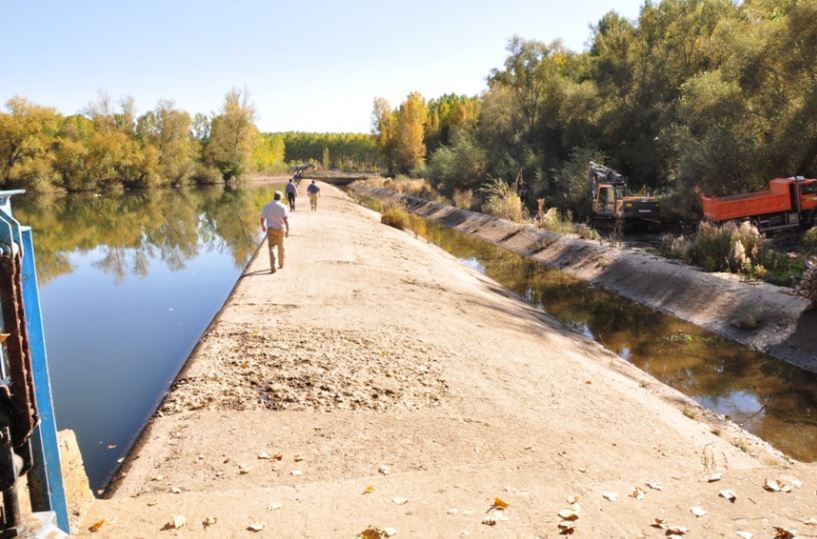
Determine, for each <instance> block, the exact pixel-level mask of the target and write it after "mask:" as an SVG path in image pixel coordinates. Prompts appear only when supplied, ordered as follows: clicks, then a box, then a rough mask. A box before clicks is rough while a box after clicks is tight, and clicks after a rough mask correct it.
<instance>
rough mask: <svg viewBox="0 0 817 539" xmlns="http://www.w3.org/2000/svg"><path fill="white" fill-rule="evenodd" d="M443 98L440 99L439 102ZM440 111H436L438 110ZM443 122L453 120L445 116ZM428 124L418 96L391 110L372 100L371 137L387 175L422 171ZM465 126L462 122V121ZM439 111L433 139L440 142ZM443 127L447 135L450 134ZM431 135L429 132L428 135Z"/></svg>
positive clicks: (381, 101) (414, 94)
mask: <svg viewBox="0 0 817 539" xmlns="http://www.w3.org/2000/svg"><path fill="white" fill-rule="evenodd" d="M442 100H443V98H441V101H442ZM438 108H439V107H438ZM446 114H447V116H446V122H449V121H450V119H451V118H453V117H454V116H455V114H454V113H450V112H447V113H446ZM428 122H429V108H428V105H427V104H426V101H425V99H423V96H422V95H420V93H419V92H412V93H410V94H409V95H408V97H406V100H405V101H403V103H401V104H400V106H399V107H398V108H397V109H395V110H393V109H392V108H391V105H389V102H388V101H387V100H385V99H384V98H382V97H378V98H376V99H375V100H374V106H373V109H372V133H373V134H374V136H375V140H376V141H377V148H378V149H379V150H380V151H381V152H382V155H383V157H384V158H385V160H386V164H387V165H388V168H389V172H390V173H394V172H403V173H408V172H411V171H412V170H422V169H423V168H424V166H425V158H426V149H427V147H426V143H425V140H426V134H427V126H428ZM462 123H463V124H465V120H464V119H463V120H462ZM440 125H441V124H440V115H439V111H438V112H437V116H436V119H435V124H434V129H436V131H435V132H434V133H435V135H434V136H435V138H436V139H439V138H440V129H441V127H440ZM450 127H451V126H450V124H449V123H446V133H448V132H449V131H450ZM429 133H430V131H429Z"/></svg>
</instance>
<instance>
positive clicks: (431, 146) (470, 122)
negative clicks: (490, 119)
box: [425, 94, 480, 152]
mask: <svg viewBox="0 0 817 539" xmlns="http://www.w3.org/2000/svg"><path fill="white" fill-rule="evenodd" d="M479 107H480V100H479V98H477V97H468V96H464V95H455V94H446V95H444V96H442V97H440V98H438V99H432V100H430V101H429V102H428V122H427V124H426V129H425V144H426V147H427V148H428V151H429V152H432V151H434V150H436V149H437V148H438V147H439V146H441V145H448V144H451V143H452V142H454V139H455V138H456V137H457V136H458V135H461V134H468V133H471V132H472V131H473V130H474V128H475V127H476V125H477V120H479Z"/></svg>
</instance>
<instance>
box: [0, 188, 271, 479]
mask: <svg viewBox="0 0 817 539" xmlns="http://www.w3.org/2000/svg"><path fill="white" fill-rule="evenodd" d="M273 190H274V188H273V187H272V186H254V187H245V188H241V189H228V188H225V187H221V186H220V187H207V188H190V189H183V190H180V189H157V190H151V191H141V192H136V193H126V194H123V195H111V196H94V195H71V196H62V197H50V198H49V197H43V196H38V197H34V196H29V195H24V196H22V197H16V198H15V199H14V201H13V207H14V215H15V217H16V218H17V219H18V220H19V221H20V222H21V223H23V224H27V225H31V226H32V228H33V230H34V242H35V251H36V253H35V254H36V260H37V272H38V278H39V283H40V291H41V302H42V310H43V319H44V325H45V334H46V345H47V348H48V359H49V368H50V372H51V379H52V386H53V392H54V406H55V414H56V418H57V424H58V427H59V428H60V429H65V428H69V429H72V430H74V431H75V432H76V434H77V438H78V441H79V445H80V449H81V451H82V456H83V459H84V460H85V468H86V470H87V472H88V476H89V479H90V481H91V486H92V488H94V489H99V488H102V487H104V486H105V485H106V484H107V483H108V481H109V480H110V479H111V476H112V474H113V473H114V471H115V469H116V467H117V465H118V460H119V459H122V458H123V457H124V456H125V455H126V454H127V453H128V450H129V448H130V447H131V445H132V444H133V442H134V441H135V439H136V436H137V435H138V433H139V432H140V430H141V428H142V426H143V425H144V424H145V423H146V422H147V420H148V419H149V418H150V416H151V414H152V413H153V412H154V410H155V408H156V406H157V404H158V402H159V401H160V400H161V398H162V396H163V395H164V393H165V391H166V390H167V388H168V386H169V385H170V383H171V382H172V380H173V379H174V378H175V376H176V374H177V373H178V371H179V369H180V368H181V367H182V365H183V363H184V360H185V359H186V358H187V356H188V355H189V353H190V351H191V350H192V349H193V347H194V346H195V344H196V342H197V341H198V338H199V336H200V335H201V334H202V332H203V331H204V330H205V329H206V327H207V325H208V324H209V322H210V320H211V319H212V318H213V316H214V315H215V313H216V312H217V311H218V309H219V308H220V307H221V305H222V304H223V303H224V301H225V299H226V298H227V296H228V295H229V293H230V290H231V289H232V287H233V285H234V284H235V282H236V280H237V279H238V277H239V275H240V274H241V270H242V268H243V267H244V265H245V264H246V262H247V261H248V260H249V257H250V256H251V255H252V254H253V252H254V250H255V248H256V246H257V244H258V241H259V240H260V231H259V230H258V211H259V209H260V208H261V206H262V205H263V204H264V203H266V202H267V201H269V200H270V199H271V198H272V191H273Z"/></svg>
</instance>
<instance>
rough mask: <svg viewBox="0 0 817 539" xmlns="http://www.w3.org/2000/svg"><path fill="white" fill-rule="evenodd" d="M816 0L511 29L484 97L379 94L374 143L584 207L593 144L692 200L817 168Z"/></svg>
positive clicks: (421, 164)
mask: <svg viewBox="0 0 817 539" xmlns="http://www.w3.org/2000/svg"><path fill="white" fill-rule="evenodd" d="M814 20H817V2H814V1H805V2H799V1H794V0H791V1H789V0H785V1H782V2H780V1H774V2H771V1H765V0H762V1H745V2H733V1H731V0H663V1H660V2H646V3H645V4H644V6H643V7H642V8H641V13H640V15H639V17H638V19H637V20H635V21H630V20H627V19H625V18H624V17H621V16H620V15H618V14H616V13H615V12H610V13H607V14H606V15H604V16H603V17H602V18H601V20H599V22H598V23H597V24H596V25H595V26H594V27H593V33H592V36H591V38H590V40H589V47H588V49H587V50H586V51H585V52H574V51H571V50H569V49H567V48H565V47H564V45H563V44H562V43H561V42H559V41H555V42H552V43H549V44H548V43H542V42H539V41H527V40H524V39H521V38H519V37H514V38H513V39H512V40H511V41H510V43H509V45H508V56H507V58H506V60H505V64H504V66H502V67H501V68H499V69H495V70H493V71H492V72H491V73H490V74H489V76H488V87H487V89H486V91H485V92H484V93H483V94H482V95H480V96H478V97H463V96H443V97H442V98H439V99H436V100H431V101H428V102H427V101H425V100H424V99H423V97H422V96H420V95H419V94H416V93H413V94H410V95H409V96H408V97H407V99H406V100H405V101H404V102H403V103H402V104H401V105H400V106H399V107H397V108H394V109H393V108H391V106H390V105H389V104H388V103H387V102H386V101H385V100H383V99H380V98H378V99H376V100H375V104H374V112H373V128H374V133H375V135H376V137H377V143H378V148H379V149H380V151H381V153H382V155H383V156H384V159H386V162H387V164H388V166H389V167H391V168H392V169H393V170H396V171H398V172H407V173H408V172H414V173H415V174H417V175H422V174H425V175H427V177H428V178H429V179H430V180H431V181H432V182H433V183H435V185H437V186H438V187H440V188H441V189H442V190H443V191H444V192H447V194H451V193H452V192H453V191H455V190H467V189H472V190H476V189H478V188H480V187H481V186H483V185H484V184H485V183H486V182H487V181H488V180H489V178H502V179H504V180H505V181H508V182H511V181H514V180H516V179H517V178H521V179H522V180H523V181H524V182H526V183H527V187H528V191H527V192H528V197H529V198H528V200H527V201H526V202H527V203H528V204H529V205H531V206H535V199H537V198H545V199H547V201H548V205H554V204H555V205H559V206H562V207H565V208H572V209H574V211H576V210H578V211H582V210H585V211H586V208H587V206H588V203H589V195H588V186H587V181H586V166H587V162H588V161H589V160H591V159H594V160H596V161H603V162H605V163H606V164H608V165H610V166H612V167H614V168H616V169H618V170H620V171H621V172H622V173H624V174H625V175H626V176H628V177H629V178H630V180H631V183H632V184H633V186H634V187H635V188H636V189H642V188H643V189H646V190H650V191H653V192H658V193H663V194H665V195H667V196H670V197H672V198H673V200H674V201H675V202H676V203H675V204H672V205H671V206H672V207H673V208H680V209H683V210H684V211H686V212H690V213H691V212H694V211H695V210H696V205H697V200H698V196H697V195H698V193H700V192H705V193H708V194H717V195H723V194H729V193H737V192H743V191H747V190H751V189H757V188H762V187H763V186H764V185H765V183H766V181H767V180H768V179H770V178H772V177H775V176H781V175H794V174H798V175H805V176H812V177H813V176H815V175H817V62H815V61H814V59H815V58H817V26H815V25H814V24H813V21H814Z"/></svg>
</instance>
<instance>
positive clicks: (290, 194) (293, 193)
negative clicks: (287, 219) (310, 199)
mask: <svg viewBox="0 0 817 539" xmlns="http://www.w3.org/2000/svg"><path fill="white" fill-rule="evenodd" d="M297 196H298V188H297V187H296V186H295V182H293V181H292V180H291V179H290V180H289V183H288V184H287V200H289V209H290V211H295V197H297Z"/></svg>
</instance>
